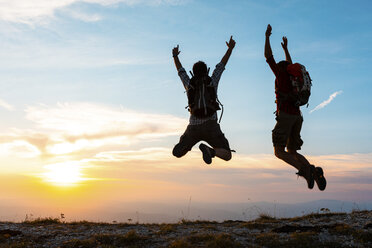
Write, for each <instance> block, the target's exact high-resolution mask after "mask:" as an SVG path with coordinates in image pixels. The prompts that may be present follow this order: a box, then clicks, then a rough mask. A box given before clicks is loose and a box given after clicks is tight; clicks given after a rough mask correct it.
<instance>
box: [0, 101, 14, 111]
mask: <svg viewBox="0 0 372 248" xmlns="http://www.w3.org/2000/svg"><path fill="white" fill-rule="evenodd" d="M0 107H1V108H5V109H6V110H9V111H12V110H14V106H13V105H11V104H9V103H7V102H6V101H4V100H2V99H0Z"/></svg>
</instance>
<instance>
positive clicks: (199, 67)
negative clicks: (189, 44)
mask: <svg viewBox="0 0 372 248" xmlns="http://www.w3.org/2000/svg"><path fill="white" fill-rule="evenodd" d="M192 72H193V73H194V76H202V75H205V74H207V72H208V69H207V65H206V64H205V63H204V62H203V61H198V62H196V63H195V64H194V66H193V67H192Z"/></svg>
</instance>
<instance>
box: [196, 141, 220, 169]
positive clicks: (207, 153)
mask: <svg viewBox="0 0 372 248" xmlns="http://www.w3.org/2000/svg"><path fill="white" fill-rule="evenodd" d="M199 149H200V151H202V153H203V160H204V162H205V163H207V164H211V163H212V158H213V157H214V156H215V155H216V151H215V150H214V149H212V148H210V147H208V146H206V145H204V144H203V143H201V144H200V145H199Z"/></svg>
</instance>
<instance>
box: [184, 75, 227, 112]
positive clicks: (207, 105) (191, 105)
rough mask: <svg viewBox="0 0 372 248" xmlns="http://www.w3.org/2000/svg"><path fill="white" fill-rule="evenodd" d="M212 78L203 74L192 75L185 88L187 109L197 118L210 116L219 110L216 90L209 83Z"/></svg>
mask: <svg viewBox="0 0 372 248" xmlns="http://www.w3.org/2000/svg"><path fill="white" fill-rule="evenodd" d="M211 83H212V78H211V77H210V76H208V74H205V75H203V76H199V77H196V76H192V78H191V79H190V85H189V88H188V89H187V98H188V110H189V111H190V113H191V114H192V115H194V116H196V117H198V118H206V117H210V116H212V115H213V114H214V113H216V111H217V110H220V109H221V108H220V106H219V104H218V102H217V101H218V99H217V92H216V89H215V87H214V86H213V85H212V84H211Z"/></svg>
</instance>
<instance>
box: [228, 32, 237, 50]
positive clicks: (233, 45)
mask: <svg viewBox="0 0 372 248" xmlns="http://www.w3.org/2000/svg"><path fill="white" fill-rule="evenodd" d="M235 44H236V42H235V40H233V38H232V35H231V36H230V40H229V42H227V41H226V45H227V47H228V48H230V49H233V48H234V47H235Z"/></svg>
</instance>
